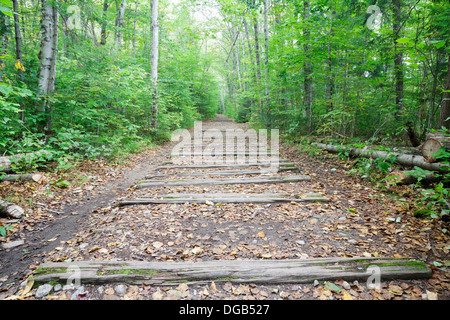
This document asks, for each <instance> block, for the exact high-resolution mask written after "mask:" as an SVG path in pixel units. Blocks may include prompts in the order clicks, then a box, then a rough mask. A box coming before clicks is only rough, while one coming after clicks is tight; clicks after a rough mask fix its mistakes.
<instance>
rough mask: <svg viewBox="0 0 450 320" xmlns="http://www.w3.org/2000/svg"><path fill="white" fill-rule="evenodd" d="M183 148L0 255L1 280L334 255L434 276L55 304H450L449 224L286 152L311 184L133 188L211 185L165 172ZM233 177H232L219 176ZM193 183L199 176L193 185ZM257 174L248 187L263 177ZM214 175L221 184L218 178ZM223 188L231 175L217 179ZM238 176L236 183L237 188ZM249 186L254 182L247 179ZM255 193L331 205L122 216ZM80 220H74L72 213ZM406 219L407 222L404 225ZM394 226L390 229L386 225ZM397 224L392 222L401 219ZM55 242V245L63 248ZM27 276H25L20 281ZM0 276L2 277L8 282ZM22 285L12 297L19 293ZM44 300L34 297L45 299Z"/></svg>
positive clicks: (124, 295)
mask: <svg viewBox="0 0 450 320" xmlns="http://www.w3.org/2000/svg"><path fill="white" fill-rule="evenodd" d="M216 120H219V121H218V122H213V123H205V124H204V128H205V129H206V128H210V127H212V128H216V129H220V128H229V127H230V126H231V127H232V128H238V127H240V128H245V126H243V125H238V124H235V123H230V122H226V120H227V119H224V118H223V117H219V118H218V119H216ZM174 145H175V144H174V143H172V144H169V145H167V146H165V147H164V148H161V149H160V150H158V152H156V153H155V154H154V155H153V157H152V158H147V159H146V160H145V161H142V162H141V163H140V164H139V165H138V166H136V167H135V168H134V169H132V170H130V171H128V172H125V173H124V175H123V177H121V178H117V179H115V180H113V181H111V182H109V183H107V184H105V186H104V190H103V191H102V192H103V193H101V194H97V195H95V196H93V197H90V198H89V199H88V200H87V199H86V198H87V197H86V195H85V196H84V197H82V199H80V200H82V201H81V204H78V203H77V204H72V205H68V206H64V207H62V208H61V209H60V210H61V211H62V212H64V214H62V215H61V216H60V217H58V218H56V219H54V220H53V221H52V222H51V223H48V224H45V225H40V226H39V227H37V228H40V230H33V231H29V232H28V233H27V234H26V235H25V238H26V242H27V244H28V246H27V247H26V250H27V253H24V252H23V249H24V248H23V247H18V248H14V249H11V250H10V251H9V252H5V251H3V252H0V259H1V261H2V262H1V264H2V270H1V276H4V275H8V276H9V278H8V281H5V282H11V280H12V279H15V280H16V281H17V282H18V279H19V278H21V277H24V275H25V274H26V268H29V267H30V265H31V269H30V270H33V269H35V268H36V267H38V265H39V264H41V263H43V262H62V261H68V262H71V261H81V260H90V261H95V260H106V261H126V260H137V261H169V262H170V261H186V262H196V261H209V260H242V259H299V258H300V259H307V258H324V257H340V258H346V257H397V258H399V257H408V258H414V259H418V260H420V261H424V262H426V263H428V264H429V265H430V266H431V268H432V269H433V276H432V278H431V279H428V280H402V281H399V280H393V281H386V282H382V285H381V288H377V289H369V288H367V286H366V285H365V284H364V283H358V282H355V283H347V282H345V281H342V280H337V281H334V282H333V284H334V285H335V286H337V288H338V290H337V289H336V288H335V287H334V286H332V285H331V284H329V283H308V284H295V283H294V284H283V285H255V284H246V285H243V284H241V285H237V284H235V283H231V282H229V281H228V282H226V281H222V282H220V283H217V284H216V283H214V282H211V283H208V284H189V285H186V284H181V285H178V286H155V285H151V286H150V285H145V284H142V285H129V284H123V286H119V287H118V286H117V285H118V284H117V283H116V284H104V285H92V284H86V285H84V286H83V288H82V290H81V291H78V292H77V293H76V294H75V295H73V294H74V292H75V289H69V288H65V289H63V290H59V291H57V292H55V291H52V292H51V293H49V295H46V298H47V299H70V298H81V299H83V298H90V299H225V298H232V299H326V300H328V299H426V298H434V297H436V296H437V297H438V298H439V299H448V298H449V293H448V286H449V281H448V274H446V273H445V272H444V271H442V270H440V269H438V268H436V267H434V266H433V262H434V261H441V262H442V261H445V260H448V252H449V239H448V236H447V235H446V234H444V233H443V232H442V231H441V230H442V228H443V226H441V225H439V223H440V222H436V221H434V222H430V221H429V220H418V219H416V218H414V217H412V216H411V215H410V214H407V211H406V210H405V208H403V207H402V206H401V202H398V201H396V200H394V199H391V198H390V197H389V196H388V195H387V194H383V193H380V192H379V191H378V190H375V189H373V188H372V187H371V186H370V185H367V184H365V183H363V182H362V181H360V180H358V179H355V178H352V177H349V176H348V175H347V174H346V173H345V168H343V167H340V166H338V165H335V164H333V163H331V162H329V161H327V160H317V159H312V158H310V157H307V156H304V155H301V154H299V153H298V152H296V151H295V150H293V148H292V147H288V146H282V148H281V150H280V151H281V156H282V158H285V159H288V160H289V161H291V162H294V163H295V164H296V165H297V167H298V168H299V169H300V172H295V173H293V172H289V171H283V172H278V173H277V174H276V175H279V176H282V177H283V176H292V175H293V174H301V175H308V176H310V177H311V180H310V181H298V182H294V183H292V182H291V183H279V184H233V185H226V184H225V185H224V184H220V185H180V186H168V185H164V186H157V187H152V188H140V189H135V188H131V187H132V186H135V185H136V184H137V183H138V182H139V181H142V180H144V179H145V177H146V176H147V175H150V174H152V175H154V174H160V175H163V176H162V177H155V178H152V179H151V180H152V181H153V180H154V181H157V180H162V179H168V177H169V178H170V179H178V180H180V179H183V180H186V179H203V177H202V176H199V175H200V174H202V173H204V172H205V171H208V170H210V171H211V170H212V171H214V172H217V170H218V169H217V168H211V169H205V168H199V169H193V168H187V169H180V168H177V169H162V170H158V171H155V169H156V168H157V166H158V165H161V164H162V163H163V161H171V162H172V163H169V164H168V166H170V165H177V164H178V165H182V164H183V163H184V164H189V163H186V162H183V161H184V160H183V159H182V157H179V158H178V157H172V158H171V157H170V153H171V151H172V149H173V147H174ZM227 169H228V170H229V169H230V168H222V169H219V170H227ZM188 173H189V174H192V173H195V174H197V175H196V176H189V175H188ZM254 176H257V175H253V174H252V173H250V174H249V175H248V177H250V178H251V177H254ZM209 177H211V176H209ZM212 177H213V178H215V179H216V181H218V179H219V178H221V179H222V178H224V177H223V176H217V175H213V176H212ZM237 177H239V175H231V176H228V175H227V177H226V178H237ZM246 177H247V175H246ZM205 193H208V194H223V193H234V194H253V193H259V194H261V193H265V194H266V193H271V194H272V193H277V194H285V195H290V196H293V195H298V194H310V193H316V194H321V195H323V196H325V197H327V198H328V199H329V200H330V201H329V202H317V201H315V202H295V201H292V202H275V203H217V202H216V203H214V202H212V201H209V202H204V201H203V203H198V201H186V203H181V204H170V203H160V204H145V205H144V204H143V205H132V206H123V207H121V206H115V204H117V203H118V202H120V201H121V200H125V199H142V198H144V197H146V198H147V199H161V195H165V194H184V195H186V194H191V195H192V194H205ZM74 211H75V212H76V213H77V214H76V215H73V214H72V213H73V212H74ZM399 217H400V219H397V218H399ZM387 218H389V219H387ZM392 218H394V219H392ZM55 238H56V239H55ZM14 272H17V274H16V275H13V273H14ZM0 278H1V277H0ZM17 290H18V288H17V285H14V286H11V287H10V288H9V289H8V290H7V291H5V292H4V293H3V295H4V297H6V296H10V295H11V294H13V293H17ZM35 290H36V289H33V291H31V292H30V293H29V296H30V297H29V299H33V298H35V293H36V292H35Z"/></svg>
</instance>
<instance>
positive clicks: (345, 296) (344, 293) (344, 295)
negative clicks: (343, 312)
mask: <svg viewBox="0 0 450 320" xmlns="http://www.w3.org/2000/svg"><path fill="white" fill-rule="evenodd" d="M342 299H343V300H353V298H352V296H351V295H350V293H348V292H347V291H345V290H344V291H343V292H342Z"/></svg>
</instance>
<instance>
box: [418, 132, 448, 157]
mask: <svg viewBox="0 0 450 320" xmlns="http://www.w3.org/2000/svg"><path fill="white" fill-rule="evenodd" d="M441 148H444V149H445V150H446V151H450V136H445V135H444V134H443V133H439V132H431V133H428V134H427V141H425V142H424V143H423V144H422V155H423V157H424V158H425V161H427V162H430V163H433V162H436V160H437V159H436V153H437V152H438V151H439V150H440V149H441Z"/></svg>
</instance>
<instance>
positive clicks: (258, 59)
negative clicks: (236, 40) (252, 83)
mask: <svg viewBox="0 0 450 320" xmlns="http://www.w3.org/2000/svg"><path fill="white" fill-rule="evenodd" d="M253 23H254V24H253V28H254V31H255V53H256V74H257V76H258V83H259V82H261V58H260V51H259V35H258V34H259V30H258V29H259V26H258V19H257V18H254V20H253Z"/></svg>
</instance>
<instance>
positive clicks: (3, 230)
mask: <svg viewBox="0 0 450 320" xmlns="http://www.w3.org/2000/svg"><path fill="white" fill-rule="evenodd" d="M9 229H14V227H12V226H8V225H5V224H2V225H1V226H0V237H4V236H6V234H7V232H8V230H9Z"/></svg>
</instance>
